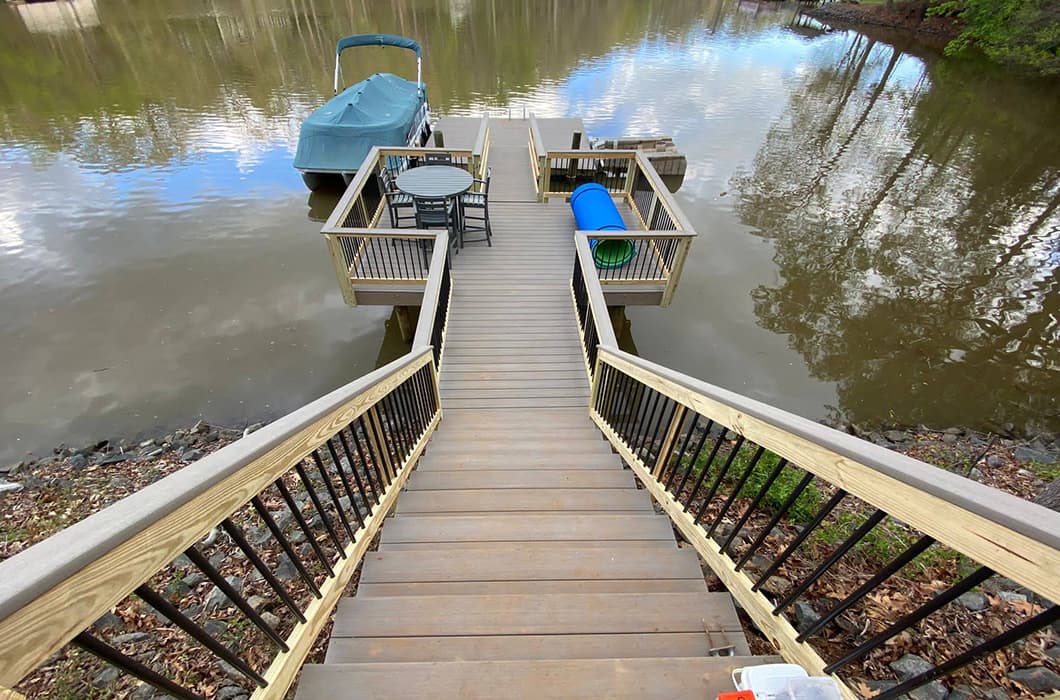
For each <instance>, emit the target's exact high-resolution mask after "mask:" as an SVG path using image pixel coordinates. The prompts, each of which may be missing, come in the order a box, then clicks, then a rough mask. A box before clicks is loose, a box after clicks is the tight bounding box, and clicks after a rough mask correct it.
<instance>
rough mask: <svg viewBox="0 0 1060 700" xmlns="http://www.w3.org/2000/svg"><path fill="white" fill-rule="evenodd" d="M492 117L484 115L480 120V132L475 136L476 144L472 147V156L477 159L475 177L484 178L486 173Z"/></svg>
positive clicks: (474, 159)
mask: <svg viewBox="0 0 1060 700" xmlns="http://www.w3.org/2000/svg"><path fill="white" fill-rule="evenodd" d="M489 134H490V118H489V116H486V115H483V117H482V119H480V120H479V125H478V133H477V134H476V136H475V145H474V147H473V148H472V149H471V158H472V160H473V161H476V166H477V167H476V168H475V173H474V175H475V177H478V178H482V177H485V175H486V160H485V159H486V155H487V154H488V153H489Z"/></svg>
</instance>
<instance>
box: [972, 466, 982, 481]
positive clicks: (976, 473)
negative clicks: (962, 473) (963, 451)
mask: <svg viewBox="0 0 1060 700" xmlns="http://www.w3.org/2000/svg"><path fill="white" fill-rule="evenodd" d="M985 476H986V474H984V473H983V472H981V471H980V470H979V469H978V468H976V467H972V470H971V471H970V472H968V478H969V479H974V480H975V481H982V480H983V478H984V477H985Z"/></svg>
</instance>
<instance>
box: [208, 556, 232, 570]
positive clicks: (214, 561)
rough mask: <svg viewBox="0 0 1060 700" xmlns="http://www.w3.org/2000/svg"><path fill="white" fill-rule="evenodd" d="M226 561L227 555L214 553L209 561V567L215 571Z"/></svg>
mask: <svg viewBox="0 0 1060 700" xmlns="http://www.w3.org/2000/svg"><path fill="white" fill-rule="evenodd" d="M226 559H228V555H227V554H225V553H224V552H216V553H215V554H214V555H213V556H211V557H210V559H209V562H210V566H212V567H213V568H215V569H220V568H221V566H223V565H224V563H225V560H226Z"/></svg>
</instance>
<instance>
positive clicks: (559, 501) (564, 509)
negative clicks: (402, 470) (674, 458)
mask: <svg viewBox="0 0 1060 700" xmlns="http://www.w3.org/2000/svg"><path fill="white" fill-rule="evenodd" d="M397 512H398V513H401V514H402V515H412V514H418V513H528V512H556V513H571V512H582V513H584V512H592V513H606V512H619V513H638V512H640V513H651V512H652V509H651V503H649V502H648V499H647V498H645V497H644V494H643V493H641V492H639V491H638V490H637V489H468V490H464V491H457V490H448V491H410V492H408V493H406V494H405V495H404V497H403V498H402V499H401V502H400V503H399V504H398V506H397Z"/></svg>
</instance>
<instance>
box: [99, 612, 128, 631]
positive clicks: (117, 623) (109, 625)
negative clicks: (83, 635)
mask: <svg viewBox="0 0 1060 700" xmlns="http://www.w3.org/2000/svg"><path fill="white" fill-rule="evenodd" d="M124 624H125V622H124V621H123V620H122V619H121V618H120V617H118V616H117V615H115V614H114V613H112V612H105V613H103V616H102V617H100V618H99V619H98V620H96V621H95V622H94V623H93V624H92V627H93V628H94V629H96V630H99V631H102V630H114V629H121V627H122V625H124Z"/></svg>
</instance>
